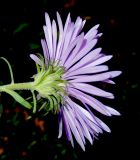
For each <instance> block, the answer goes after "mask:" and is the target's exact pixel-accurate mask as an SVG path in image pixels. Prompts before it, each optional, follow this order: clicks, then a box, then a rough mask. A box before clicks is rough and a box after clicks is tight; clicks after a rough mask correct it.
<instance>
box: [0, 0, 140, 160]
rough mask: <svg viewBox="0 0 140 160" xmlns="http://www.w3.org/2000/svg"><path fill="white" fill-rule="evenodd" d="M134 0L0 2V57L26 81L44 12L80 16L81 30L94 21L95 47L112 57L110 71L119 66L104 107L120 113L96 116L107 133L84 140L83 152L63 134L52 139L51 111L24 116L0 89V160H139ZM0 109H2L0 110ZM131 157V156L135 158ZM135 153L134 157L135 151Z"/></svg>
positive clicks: (1, 76)
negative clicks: (97, 34)
mask: <svg viewBox="0 0 140 160" xmlns="http://www.w3.org/2000/svg"><path fill="white" fill-rule="evenodd" d="M136 6H137V4H136V3H135V2H134V1H132V2H131V1H129V2H127V3H125V2H124V4H122V2H121V3H119V2H115V1H113V2H110V3H109V2H108V3H107V1H106V2H104V3H102V2H101V1H90V0H85V1H80V0H79V1H78V0H60V1H57V0H38V1H37V0H34V1H33V0H28V1H26V0H25V1H23V0H19V1H1V2H0V56H3V57H5V58H7V59H8V60H9V61H10V62H11V64H12V67H13V71H14V77H15V81H16V82H23V81H29V80H30V77H31V76H32V75H33V74H34V73H35V70H34V63H33V62H32V61H31V60H30V58H29V54H30V53H38V52H42V50H41V47H40V39H41V38H42V37H44V35H43V32H42V31H43V29H42V26H43V25H44V24H45V20H44V13H45V11H47V12H48V13H49V15H50V17H51V19H53V18H54V19H55V17H56V16H55V13H56V11H59V12H60V14H61V16H62V19H63V22H64V21H65V18H66V15H67V14H68V13H69V12H71V16H72V19H73V20H75V19H76V17H77V16H81V17H82V18H86V19H87V22H86V26H85V28H84V31H88V29H90V28H91V27H92V26H93V25H95V24H100V28H99V31H100V32H103V36H102V38H101V39H100V41H99V44H98V46H101V47H102V48H103V51H104V52H105V53H106V54H113V56H114V58H113V59H112V60H111V62H108V65H109V66H110V69H111V70H113V69H114V70H115V69H117V70H122V71H123V74H122V75H121V76H120V77H118V78H116V79H115V81H116V83H117V85H116V86H113V87H111V90H112V92H113V93H114V94H115V95H116V99H115V100H113V101H111V102H110V101H107V102H106V103H108V104H109V105H110V106H112V107H114V108H116V109H117V110H118V111H120V113H121V117H112V118H110V117H109V118H107V117H104V116H102V117H101V118H102V119H103V120H104V121H105V122H106V123H107V124H108V125H109V127H110V128H111V130H112V133H111V134H106V133H104V134H103V135H100V136H99V140H95V143H94V145H93V146H90V145H89V143H88V142H87V146H86V151H85V152H83V151H82V150H81V149H80V148H79V146H78V145H77V144H76V145H75V149H72V147H71V146H70V144H69V143H68V141H67V140H66V138H65V135H64V136H63V138H61V139H60V140H58V139H57V134H58V124H57V116H52V115H48V116H47V117H44V118H42V117H41V116H40V115H34V116H33V118H32V119H30V120H27V119H26V118H27V116H28V114H29V113H28V111H27V110H24V109H23V108H22V106H20V105H19V104H16V103H14V101H13V99H12V98H11V97H9V96H8V95H5V94H2V96H1V97H0V98H1V103H2V104H1V105H0V112H1V113H2V114H1V118H0V160H24V159H27V160H45V159H46V160H53V159H60V160H72V159H84V160H97V159H98V160H99V159H103V158H104V159H110V160H112V159H126V158H128V157H132V159H139V158H138V156H139V153H138V151H140V150H139V144H140V138H139V135H140V132H139V129H140V124H139V121H140V105H139V103H138V91H139V84H138V82H139V78H138V75H139V68H140V66H139V58H138V55H139V53H138V51H137V50H136V46H137V42H138V40H137V39H138V38H139V35H138V28H139V27H138V21H139V19H138V16H137V15H138V9H137V7H136ZM6 67H7V66H6V65H5V64H4V63H3V62H2V61H0V81H1V83H2V82H3V83H5V84H6V83H9V79H10V77H9V72H8V69H7V68H6ZM2 108H3V109H2ZM136 157H137V158H136ZM139 157H140V156H139Z"/></svg>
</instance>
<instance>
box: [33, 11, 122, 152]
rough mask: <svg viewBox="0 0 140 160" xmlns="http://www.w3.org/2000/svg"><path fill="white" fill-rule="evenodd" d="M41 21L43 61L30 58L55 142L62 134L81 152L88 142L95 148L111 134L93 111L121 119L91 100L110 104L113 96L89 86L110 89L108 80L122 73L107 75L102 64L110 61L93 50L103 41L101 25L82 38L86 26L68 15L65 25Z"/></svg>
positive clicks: (106, 68)
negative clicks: (53, 119)
mask: <svg viewBox="0 0 140 160" xmlns="http://www.w3.org/2000/svg"><path fill="white" fill-rule="evenodd" d="M45 20H46V25H45V26H44V27H43V29H44V34H45V39H42V40H41V44H42V48H43V53H44V61H43V58H41V57H38V56H36V55H33V54H32V55H30V56H31V58H32V59H33V60H34V61H35V62H36V64H37V66H38V73H37V74H36V75H35V76H34V79H35V82H36V88H35V90H36V91H38V93H39V95H38V97H43V98H47V99H49V103H51V106H52V107H51V109H50V110H53V111H55V113H58V117H59V135H58V138H60V137H61V136H62V131H63V129H64V130H65V133H66V136H67V139H68V140H69V141H70V142H71V144H72V146H73V147H74V140H73V139H74V138H75V139H76V141H77V142H78V144H79V145H80V146H81V148H82V149H83V150H85V144H86V139H87V140H88V141H89V142H90V143H91V144H93V141H94V138H96V137H97V136H98V134H99V133H103V131H107V132H110V129H109V127H108V126H107V125H106V124H105V123H104V122H103V121H101V120H100V119H99V118H98V117H97V116H96V115H95V114H94V110H96V111H98V112H100V113H101V114H104V115H106V116H111V115H120V113H119V112H118V111H116V110H115V109H113V108H111V107H109V106H107V105H105V104H103V103H101V102H100V101H99V100H97V99H96V98H95V96H96V97H97V96H99V97H104V98H109V99H113V98H114V96H113V94H112V93H109V92H107V91H104V90H102V89H100V88H98V87H96V86H94V85H91V84H90V82H93V83H94V82H104V83H110V84H114V82H113V81H112V80H111V79H112V78H114V77H117V76H119V75H120V74H121V71H108V70H109V68H108V66H107V65H105V64H104V63H105V62H107V61H108V60H110V59H111V58H112V55H105V54H103V53H102V49H101V48H95V45H96V44H97V41H98V39H99V37H100V36H101V35H102V34H101V33H98V27H99V25H95V26H94V27H92V28H91V29H90V30H89V31H88V32H87V33H84V32H83V31H82V29H83V27H84V25H85V20H82V19H81V18H80V17H77V19H76V21H75V22H73V21H71V17H70V14H68V16H67V19H66V22H65V24H64V25H63V24H62V20H61V17H60V15H59V13H57V21H55V20H52V21H51V19H50V17H49V15H48V14H47V13H45ZM77 100H78V101H80V102H81V103H78V102H77ZM44 106H45V104H44Z"/></svg>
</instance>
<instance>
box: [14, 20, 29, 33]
mask: <svg viewBox="0 0 140 160" xmlns="http://www.w3.org/2000/svg"><path fill="white" fill-rule="evenodd" d="M28 26H29V24H28V23H22V24H20V25H19V26H18V27H17V28H16V29H15V31H14V32H13V34H16V33H18V32H21V31H22V30H24V29H25V28H26V27H28Z"/></svg>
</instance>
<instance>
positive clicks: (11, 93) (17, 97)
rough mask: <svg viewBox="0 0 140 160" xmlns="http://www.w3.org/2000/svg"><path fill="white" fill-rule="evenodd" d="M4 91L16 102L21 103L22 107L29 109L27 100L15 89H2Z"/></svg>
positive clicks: (29, 105)
mask: <svg viewBox="0 0 140 160" xmlns="http://www.w3.org/2000/svg"><path fill="white" fill-rule="evenodd" d="M3 91H5V92H6V93H8V94H10V95H11V96H12V97H13V98H14V99H15V100H16V101H17V102H18V103H20V104H21V105H23V106H24V107H26V108H28V109H31V108H32V106H31V104H30V103H29V102H27V101H26V100H25V99H24V98H22V97H21V96H20V95H19V94H18V93H16V92H15V91H12V90H9V89H4V90H3Z"/></svg>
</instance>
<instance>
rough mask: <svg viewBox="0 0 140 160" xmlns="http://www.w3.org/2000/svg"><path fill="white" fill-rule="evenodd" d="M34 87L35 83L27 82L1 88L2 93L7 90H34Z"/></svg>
mask: <svg viewBox="0 0 140 160" xmlns="http://www.w3.org/2000/svg"><path fill="white" fill-rule="evenodd" d="M33 87H34V82H25V83H12V84H7V85H2V86H0V92H2V91H4V90H5V89H9V90H32V89H33Z"/></svg>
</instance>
